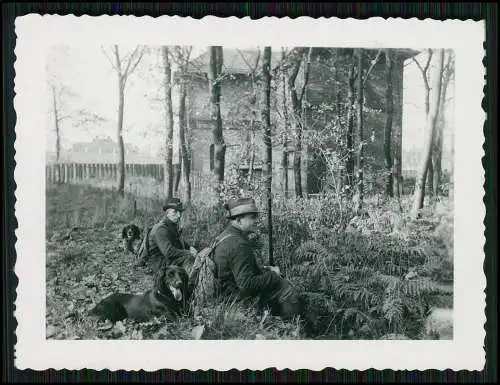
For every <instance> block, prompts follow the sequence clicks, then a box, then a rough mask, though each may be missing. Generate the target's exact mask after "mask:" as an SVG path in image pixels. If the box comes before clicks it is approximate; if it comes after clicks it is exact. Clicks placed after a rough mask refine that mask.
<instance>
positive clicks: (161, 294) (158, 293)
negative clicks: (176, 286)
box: [155, 290, 171, 300]
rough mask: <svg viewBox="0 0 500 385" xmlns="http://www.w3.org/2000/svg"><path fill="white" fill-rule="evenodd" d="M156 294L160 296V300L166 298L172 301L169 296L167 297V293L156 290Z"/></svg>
mask: <svg viewBox="0 0 500 385" xmlns="http://www.w3.org/2000/svg"><path fill="white" fill-rule="evenodd" d="M155 294H156V295H158V296H159V297H160V298H165V299H167V300H170V299H171V298H170V297H169V296H168V295H166V294H165V293H162V292H161V291H160V290H156V291H155Z"/></svg>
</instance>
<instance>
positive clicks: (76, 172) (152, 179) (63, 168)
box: [45, 163, 207, 196]
mask: <svg viewBox="0 0 500 385" xmlns="http://www.w3.org/2000/svg"><path fill="white" fill-rule="evenodd" d="M45 178H46V180H47V182H49V183H65V184H67V183H69V184H88V185H95V186H99V187H109V188H112V187H117V186H116V183H117V182H118V164H116V163H114V164H113V163H59V164H47V165H46V166H45ZM131 178H133V179H135V180H134V186H133V187H131V188H132V190H131V191H133V192H134V193H136V194H138V195H145V196H146V195H153V194H162V193H165V191H164V183H163V182H164V179H165V169H164V165H163V164H159V163H149V164H142V163H129V164H125V188H126V189H128V188H129V183H128V182H127V180H130V179H131ZM141 178H144V179H147V180H144V181H141ZM190 181H191V191H192V194H193V196H194V195H196V194H198V193H200V194H203V190H204V189H206V187H207V183H206V182H207V176H206V175H203V173H202V172H200V171H192V172H191V178H190ZM182 183H183V182H182V176H181V181H180V185H182ZM139 185H142V186H139ZM140 187H144V188H140ZM180 188H182V186H180Z"/></svg>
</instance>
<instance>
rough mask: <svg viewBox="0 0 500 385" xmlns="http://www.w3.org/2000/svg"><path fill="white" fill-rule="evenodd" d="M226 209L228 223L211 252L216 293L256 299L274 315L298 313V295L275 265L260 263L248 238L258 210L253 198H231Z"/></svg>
mask: <svg viewBox="0 0 500 385" xmlns="http://www.w3.org/2000/svg"><path fill="white" fill-rule="evenodd" d="M225 208H226V209H227V210H228V211H229V215H228V217H229V220H230V223H229V225H228V226H227V227H226V229H225V230H224V231H223V232H222V233H221V234H220V236H219V237H218V238H219V239H223V238H224V240H223V241H222V242H221V243H220V244H219V245H218V246H217V247H216V249H215V251H214V263H215V265H216V272H215V273H216V280H217V283H218V293H219V295H222V296H229V297H233V298H234V297H236V298H238V299H241V300H245V299H252V298H255V299H257V300H258V302H259V305H260V306H269V307H270V308H271V311H272V313H273V314H275V315H279V316H282V317H284V318H288V317H292V316H294V315H299V314H300V313H301V312H302V306H303V304H302V302H301V298H300V297H299V296H298V295H297V293H295V291H294V290H293V288H292V287H291V285H290V284H289V282H288V281H286V280H285V279H283V278H282V277H281V276H280V273H279V269H278V268H277V267H261V266H259V264H258V263H257V260H256V257H255V255H254V252H253V250H252V247H251V245H250V243H249V240H248V238H247V237H248V235H249V234H250V233H252V232H255V230H256V229H255V224H256V222H257V219H258V214H259V210H258V208H257V206H256V204H255V201H254V200H253V199H251V198H239V199H233V200H231V201H229V202H228V203H227V204H226V205H225ZM226 235H230V236H229V237H226Z"/></svg>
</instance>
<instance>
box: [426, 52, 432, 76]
mask: <svg viewBox="0 0 500 385" xmlns="http://www.w3.org/2000/svg"><path fill="white" fill-rule="evenodd" d="M427 52H428V53H429V56H428V57H427V63H426V64H425V68H424V71H425V74H426V75H427V70H428V69H429V66H430V64H431V60H432V53H433V52H432V50H431V49H430V48H429V50H428V51H427Z"/></svg>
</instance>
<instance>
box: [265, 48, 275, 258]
mask: <svg viewBox="0 0 500 385" xmlns="http://www.w3.org/2000/svg"><path fill="white" fill-rule="evenodd" d="M270 71H271V47H264V55H263V57H262V77H263V87H262V94H263V95H262V96H263V97H262V99H263V100H262V101H263V104H262V123H263V126H264V127H263V128H264V145H265V147H266V161H265V171H266V195H267V223H268V228H269V265H271V266H273V265H274V257H273V222H272V202H273V201H272V182H273V149H272V143H271V72H270Z"/></svg>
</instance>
